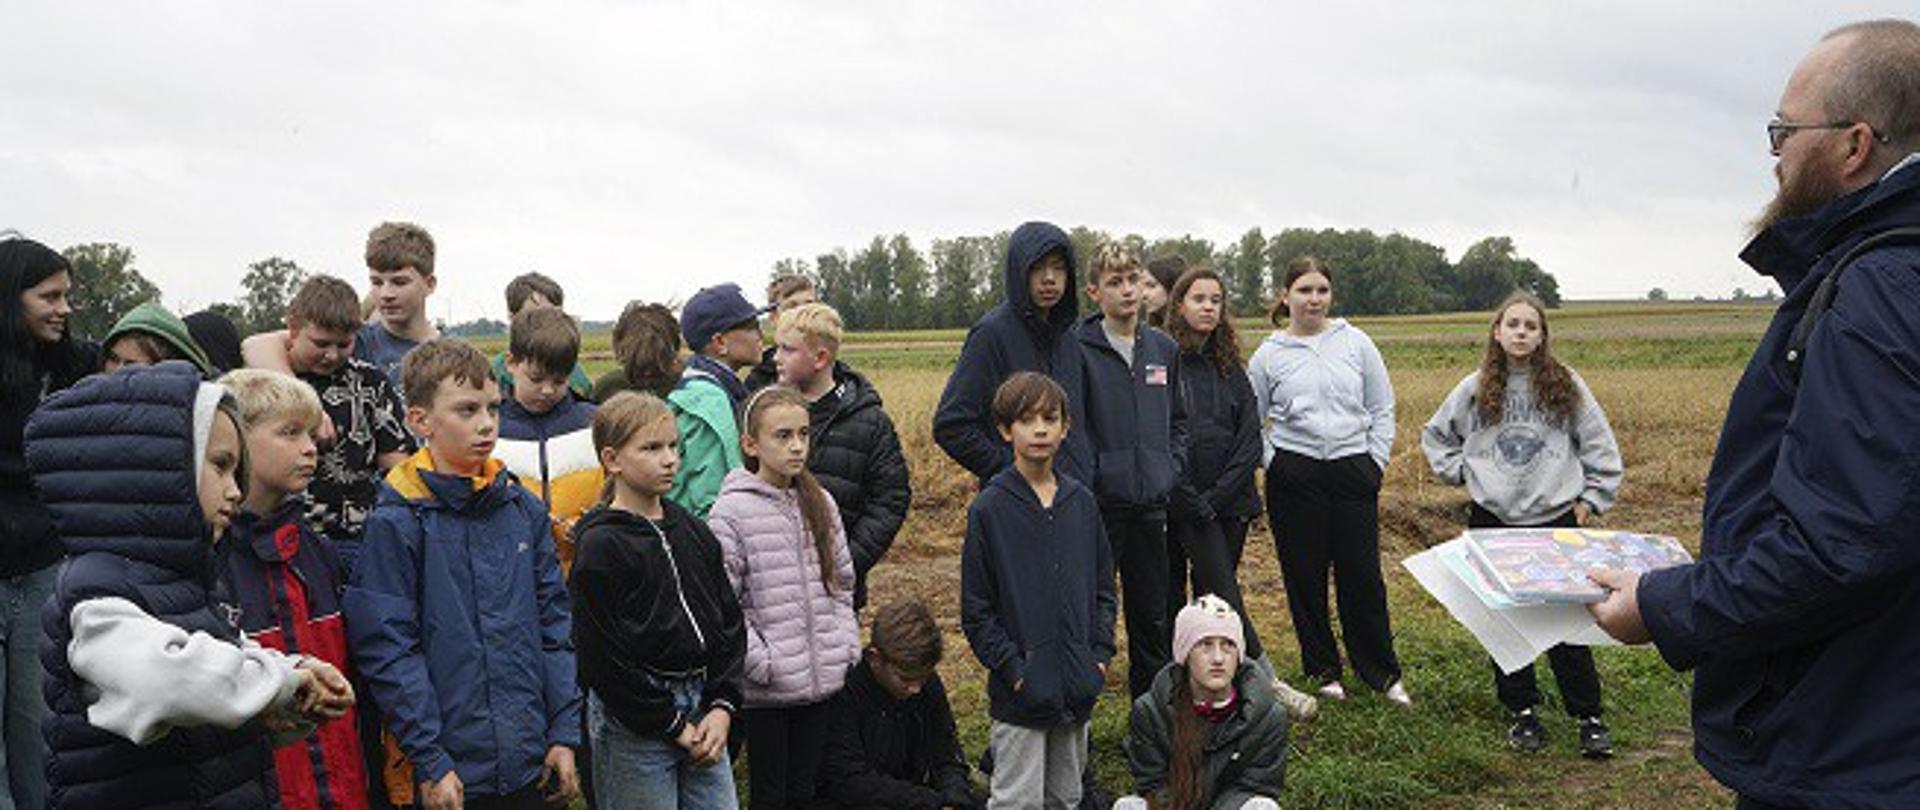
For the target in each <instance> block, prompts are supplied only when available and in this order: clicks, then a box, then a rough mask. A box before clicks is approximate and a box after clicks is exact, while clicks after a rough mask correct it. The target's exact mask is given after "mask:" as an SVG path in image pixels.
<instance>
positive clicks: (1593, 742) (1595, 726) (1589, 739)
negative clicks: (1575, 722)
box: [1580, 717, 1613, 759]
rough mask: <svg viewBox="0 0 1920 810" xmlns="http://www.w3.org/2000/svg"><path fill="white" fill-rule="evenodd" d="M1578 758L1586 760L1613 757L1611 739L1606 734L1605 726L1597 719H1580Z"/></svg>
mask: <svg viewBox="0 0 1920 810" xmlns="http://www.w3.org/2000/svg"><path fill="white" fill-rule="evenodd" d="M1580 756H1583V757H1586V758H1588V759H1606V758H1608V757H1611V756H1613V737H1612V736H1611V735H1609V734H1607V724H1606V723H1602V722H1600V718H1598V717H1582V718H1580Z"/></svg>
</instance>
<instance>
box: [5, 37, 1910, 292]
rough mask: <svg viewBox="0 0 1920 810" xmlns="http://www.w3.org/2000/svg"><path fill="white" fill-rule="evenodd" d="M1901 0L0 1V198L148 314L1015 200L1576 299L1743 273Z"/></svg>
mask: <svg viewBox="0 0 1920 810" xmlns="http://www.w3.org/2000/svg"><path fill="white" fill-rule="evenodd" d="M1913 8H1914V7H1913V5H1912V3H1911V2H1910V0H1909V2H1902V3H1892V2H1880V3H1865V2H1832V1H1831V0H1828V1H1826V2H1820V3H1813V2H1807V0H1767V2H1739V3H1694V2H1671V0H1668V1H1666V2H1617V1H1610V2H1580V3H1576V2H1553V3H1541V2H1537V1H1535V0H1526V1H1525V2H1520V1H1516V2H1448V3H1398V2H1396V3H1348V4H1342V5H1341V7H1339V8H1334V7H1332V5H1331V4H1297V5H1296V4H1290V3H1278V2H1247V3H1226V2H1222V3H1163V2H1151V3H1048V4H1009V3H992V2H965V3H942V4H934V3H917V2H901V1H900V0H888V1H887V2H834V3H824V2H823V3H795V2H781V3H741V2H734V3H705V2H661V3H606V4H598V3H565V4H562V3H533V2H514V3H480V2H472V1H471V0H465V1H463V2H459V3H387V2H381V3H282V2H274V3H252V2H247V3H242V2H198V3H170V2H127V3H117V4H113V3H73V2H49V3H42V2H37V0H35V1H34V2H24V3H20V2H10V3H8V4H7V6H6V9H5V10H4V11H0V24H3V26H4V27H3V29H0V30H4V31H5V32H6V34H5V42H6V44H5V47H4V49H0V100H4V101H3V102H0V103H3V104H4V108H3V109H4V113H3V114H0V228H8V227H11V228H17V229H19V230H20V231H22V232H24V233H25V234H27V235H28V236H31V237H34V238H37V239H40V240H42V241H45V242H48V243H49V244H52V245H54V246H56V247H64V246H67V245H72V244H77V243H80V242H89V241H115V242H120V243H123V244H126V245H129V246H131V247H132V248H134V249H135V250H136V251H137V253H138V256H139V261H138V264H137V265H136V266H137V267H138V268H139V269H140V270H141V271H142V272H143V273H144V274H146V275H147V276H148V277H149V278H151V279H153V280H154V281H155V282H156V283H157V284H158V285H159V286H160V288H161V289H162V291H163V292H164V294H165V296H166V300H167V302H168V303H169V304H171V305H173V306H174V307H176V308H180V309H189V308H197V307H199V306H202V305H204V304H206V303H208V302H211V301H214V300H220V299H225V298H231V297H233V296H235V295H236V294H237V293H238V292H239V280H240V276H241V274H242V273H243V272H244V271H245V267H246V265H247V263H249V262H251V261H253V260H256V259H260V258H263V257H266V256H273V255H278V256H283V257H286V258H290V259H294V260H296V261H298V262H299V263H300V264H301V266H303V267H305V268H307V269H308V270H309V271H325V272H331V273H335V274H340V275H343V276H345V277H346V278H347V279H348V280H349V281H351V282H353V283H354V285H355V286H356V287H359V288H362V289H364V286H365V283H366V279H365V270H364V265H363V263H362V262H361V258H360V257H361V250H362V247H363V245H364V243H365V237H366V232H367V230H368V229H369V228H370V227H371V226H373V225H374V224H376V223H378V222H380V221H382V220H387V219H404V220H412V221H415V222H419V223H421V224H423V225H426V226H427V227H428V228H429V229H430V230H431V231H432V232H433V234H434V236H435V237H436V239H437V240H438V242H439V247H440V251H439V259H438V266H439V272H440V276H441V284H440V288H439V293H438V294H436V295H435V297H434V299H433V302H432V304H431V311H432V314H433V315H434V316H435V317H438V318H447V319H449V320H452V321H463V320H467V319H470V318H474V317H480V316H483V315H485V316H491V317H502V315H503V311H504V308H505V307H504V303H503V301H502V298H501V295H500V290H501V287H502V286H503V285H504V284H505V283H506V281H507V280H508V279H509V278H511V277H513V276H514V275H515V274H517V273H520V272H523V271H525V270H529V269H538V270H541V271H543V272H546V273H548V274H549V275H552V276H554V277H556V278H557V279H559V280H560V281H561V283H562V284H564V285H565V286H566V287H567V291H568V299H569V300H568V304H569V307H568V308H569V309H571V310H574V311H575V312H577V313H580V314H582V315H584V316H586V317H589V318H610V317H611V316H612V315H614V314H615V313H617V312H618V310H619V307H620V305H621V304H622V303H624V302H625V301H626V300H628V299H632V298H644V299H650V300H668V299H674V300H678V299H684V298H685V297H686V296H687V295H689V294H691V293H692V291H693V290H695V289H698V288H699V287H702V286H705V285H707V284H711V283H715V282H717V281H721V280H733V281H739V282H741V283H742V284H744V285H745V286H747V288H748V290H749V291H750V292H753V291H756V290H758V289H760V288H761V287H762V285H764V282H765V279H766V277H767V273H768V270H769V268H770V266H771V265H772V263H773V262H774V261H775V260H777V259H780V258H782V257H787V256H804V257H811V256H814V255H816V254H818V253H820V252H822V251H825V250H829V249H831V248H833V247H836V246H846V247H849V248H858V247H859V246H861V245H863V244H865V242H866V241H867V240H868V239H869V238H871V237H872V236H873V235H875V234H881V233H896V232H899V233H906V234H908V235H910V236H912V237H913V238H914V240H915V242H916V243H917V244H918V245H920V247H921V248H922V249H923V250H925V249H926V247H927V243H928V241H929V240H931V239H933V238H935V237H946V236H956V235H964V234H987V233H992V232H994V231H997V230H1002V229H1007V228H1011V227H1012V226H1014V225H1016V224H1018V223H1020V222H1022V221H1024V220H1027V219H1035V218H1040V219H1048V220H1052V221H1055V222H1059V223H1061V224H1063V225H1073V224H1086V225H1090V226H1094V227H1099V228H1104V229H1107V230H1109V231H1112V232H1115V233H1121V232H1129V231H1131V232H1138V233H1142V234H1145V235H1148V236H1150V237H1154V236H1172V235H1178V234H1182V233H1192V234H1195V235H1198V236H1203V237H1207V238H1211V239H1213V240H1215V241H1216V242H1226V241H1230V240H1232V239H1234V238H1236V237H1238V236H1239V234H1240V233H1242V232H1243V231H1244V230H1245V229H1247V228H1248V227H1250V226H1255V225H1258V226H1261V227H1263V228H1265V229H1266V230H1267V231H1268V233H1269V234H1271V233H1273V232H1276V231H1278V230H1279V229H1281V228H1285V227H1292V226H1312V227H1337V228H1362V227H1364V228H1372V229H1375V230H1379V231H1399V232H1402V233H1405V234H1408V235H1410V236H1413V237H1417V238H1420V239H1425V240H1427V241H1430V242H1434V243H1436V244H1439V245H1441V246H1442V247H1444V248H1446V250H1447V253H1448V256H1449V258H1458V256H1459V254H1460V252H1461V251H1462V250H1464V249H1465V248H1466V246H1467V245H1469V244H1471V243H1473V242H1474V241H1476V240H1477V239H1479V238H1481V237H1484V236H1488V235H1496V234H1504V235H1509V236H1512V237H1513V238H1514V240H1515V242H1516V243H1517V245H1518V246H1519V249H1520V251H1521V253H1523V254H1524V255H1526V256H1528V257H1530V258H1533V259H1535V260H1536V261H1538V262H1540V264H1541V265H1542V266H1543V267H1545V268H1546V269H1547V270H1548V271H1550V272H1552V273H1554V275H1556V276H1557V277H1558V278H1559V280H1560V285H1561V290H1562V291H1563V292H1564V293H1566V294H1567V295H1569V296H1570V297H1575V298H1585V297H1632V296H1640V295H1644V294H1645V293H1646V291H1647V290H1648V289H1649V288H1652V287H1654V286H1662V287H1665V288H1667V289H1668V290H1669V291H1671V292H1673V293H1674V294H1675V295H1676V296H1692V295H1694V294H1699V293H1705V294H1711V295H1724V294H1726V293H1727V292H1728V291H1730V290H1732V289H1733V288H1734V287H1736V286H1744V287H1745V288H1747V289H1748V290H1759V289H1763V286H1762V283H1761V280H1760V279H1759V278H1758V277H1757V276H1754V275H1753V274H1752V273H1751V272H1750V271H1748V270H1746V269H1745V267H1744V266H1743V265H1741V264H1740V263H1739V262H1738V261H1737V260H1736V259H1735V258H1734V254H1735V253H1736V251H1737V250H1738V249H1739V247H1740V245H1741V244H1742V243H1743V242H1744V240H1745V238H1746V235H1747V224H1746V223H1747V222H1748V221H1749V220H1750V219H1751V218H1752V216H1753V215H1754V213H1755V212H1757V211H1758V209H1759V208H1760V206H1761V205H1762V204H1764V203H1765V202H1766V200H1767V199H1768V197H1769V196H1770V195H1771V194H1772V192H1773V185H1774V184H1773V178H1772V168H1773V163H1772V159H1771V158H1770V157H1769V156H1768V154H1767V151H1766V142H1765V137H1764V133H1763V131H1762V129H1763V126H1764V124H1765V123H1766V121H1767V119H1768V117H1769V116H1770V115H1771V114H1772V111H1773V109H1774V107H1775V106H1776V102H1777V101H1778V98H1779V93H1780V89H1781V86H1782V85H1783V83H1784V82H1785V79H1786V76H1787V74H1788V73H1789V72H1790V71H1791V69H1792V67H1793V65H1794V63H1795V62H1796V61H1797V60H1798V59H1799V57H1800V56H1801V55H1802V54H1803V53H1804V52H1805V51H1806V49H1807V48H1808V47H1809V46H1811V44H1812V43H1813V42H1814V41H1815V40H1816V39H1817V38H1818V37H1819V35H1820V34H1821V33H1823V32H1824V31H1826V30H1827V29H1829V28H1831V27H1833V26H1835V25H1838V24H1841V23H1845V22H1848V21H1851V20H1855V19H1860V18H1865V17H1875V16H1887V15H1898V14H1911V13H1912V10H1913Z"/></svg>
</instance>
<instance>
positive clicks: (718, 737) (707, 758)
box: [689, 709, 733, 768]
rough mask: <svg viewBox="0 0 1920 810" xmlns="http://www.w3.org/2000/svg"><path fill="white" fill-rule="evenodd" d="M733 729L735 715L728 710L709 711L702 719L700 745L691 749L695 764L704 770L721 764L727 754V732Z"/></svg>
mask: <svg viewBox="0 0 1920 810" xmlns="http://www.w3.org/2000/svg"><path fill="white" fill-rule="evenodd" d="M732 727H733V713H732V712H729V711H727V710H726V709H708V710H707V716H705V717H702V718H700V743H699V744H698V745H696V746H694V747H693V748H691V749H689V750H690V751H691V752H692V754H693V764H694V765H696V766H699V767H702V768H705V767H708V766H711V765H715V764H717V763H719V762H720V756H721V755H722V754H725V753H726V752H727V731H728V729H731V728H732Z"/></svg>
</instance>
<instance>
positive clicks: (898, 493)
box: [774, 304, 913, 610]
mask: <svg viewBox="0 0 1920 810" xmlns="http://www.w3.org/2000/svg"><path fill="white" fill-rule="evenodd" d="M842 334H843V330H842V327H841V324H840V313H838V312H835V311H834V309H833V307H830V306H827V305H826V304H802V305H800V306H798V307H795V308H793V309H791V310H788V311H787V312H786V313H785V314H783V315H781V316H780V321H779V325H778V326H777V327H776V328H775V329H774V364H775V366H776V368H777V369H778V373H779V378H780V384H782V385H785V386H788V387H790V388H793V389H795V390H798V391H799V392H800V394H801V395H802V396H804V397H806V399H807V411H808V415H809V416H810V419H809V422H810V424H811V429H812V434H813V440H812V444H811V445H810V446H809V453H808V456H807V469H808V470H811V471H812V472H813V475H814V477H815V478H817V479H819V480H820V485H821V486H823V487H826V489H827V493H828V494H830V495H832V496H833V501H834V503H835V504H836V505H838V506H839V507H840V517H841V520H842V521H843V522H844V523H845V524H846V529H847V547H848V550H849V551H851V552H852V554H853V570H854V577H855V580H854V581H855V585H854V596H853V605H854V609H855V610H859V609H860V608H861V607H862V606H864V605H865V604H866V597H867V572H868V571H871V570H873V566H874V565H875V564H876V563H878V562H880V558H881V557H883V556H885V555H886V553H887V549H888V548H891V547H892V546H893V538H894V537H895V536H896V535H898V534H899V533H900V526H901V524H903V523H905V522H906V520H907V505H908V504H909V503H910V502H911V501H912V500H913V488H912V486H911V485H910V484H909V482H908V480H907V459H906V456H905V455H904V454H902V453H901V451H900V436H899V434H897V433H896V432H895V431H894V428H893V418H892V417H890V416H888V415H887V411H886V408H884V407H883V406H882V405H881V402H880V391H879V389H877V388H875V387H874V386H873V383H871V382H868V381H867V378H866V377H864V376H861V375H860V373H859V372H857V371H854V370H853V369H852V368H849V367H848V366H847V364H845V363H842V362H840V360H839V354H840V339H841V337H842Z"/></svg>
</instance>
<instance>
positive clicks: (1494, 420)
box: [1475, 290, 1580, 428]
mask: <svg viewBox="0 0 1920 810" xmlns="http://www.w3.org/2000/svg"><path fill="white" fill-rule="evenodd" d="M1519 304H1526V305H1527V306H1530V307H1533V311H1534V312H1535V313H1538V314H1539V315H1540V347H1539V348H1537V349H1534V350H1533V354H1531V355H1528V356H1527V360H1526V365H1527V367H1528V368H1529V369H1530V370H1532V372H1533V401H1534V403H1535V404H1536V405H1538V406H1539V407H1540V409H1541V410H1542V411H1543V412H1545V413H1546V414H1547V418H1548V419H1550V420H1552V422H1553V424H1554V425H1556V426H1558V427H1561V428H1565V427H1567V426H1569V425H1571V424H1573V418H1574V416H1576V415H1578V413H1579V409H1580V388H1579V386H1576V385H1574V383H1573V372H1571V371H1569V370H1567V367H1566V365H1565V364H1563V363H1561V362H1560V361H1559V360H1558V359H1556V358H1554V356H1553V341H1552V340H1550V339H1549V338H1550V337H1551V336H1552V333H1551V332H1550V331H1549V330H1548V329H1547V305H1546V304H1544V303H1542V302H1541V301H1540V299H1539V298H1538V297H1537V296H1535V295H1534V294H1532V293H1529V292H1527V291H1525V290H1515V291H1514V292H1513V294H1511V295H1508V296H1507V297H1506V299H1505V300H1502V301H1501V302H1500V306H1499V307H1498V308H1496V309H1494V311H1493V325H1492V326H1491V327H1489V328H1488V330H1487V353H1486V356H1485V357H1482V358H1481V360H1480V394H1479V402H1477V403H1475V410H1476V411H1477V412H1478V413H1479V416H1480V424H1483V425H1497V424H1500V420H1501V419H1502V418H1503V417H1505V416H1506V411H1507V372H1508V362H1509V361H1508V360H1507V350H1506V349H1502V348H1500V341H1499V340H1498V339H1496V338H1495V337H1494V333H1495V332H1497V331H1498V330H1499V329H1500V321H1501V319H1503V318H1505V317H1507V310H1508V309H1511V308H1513V307H1514V306H1517V305H1519Z"/></svg>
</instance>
